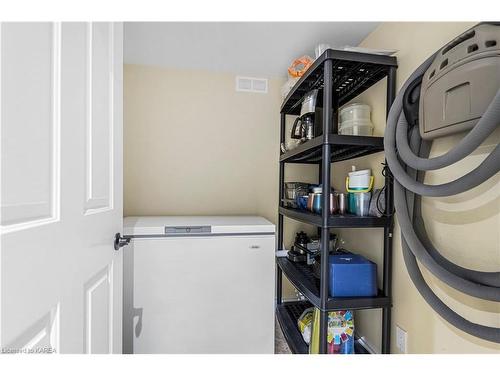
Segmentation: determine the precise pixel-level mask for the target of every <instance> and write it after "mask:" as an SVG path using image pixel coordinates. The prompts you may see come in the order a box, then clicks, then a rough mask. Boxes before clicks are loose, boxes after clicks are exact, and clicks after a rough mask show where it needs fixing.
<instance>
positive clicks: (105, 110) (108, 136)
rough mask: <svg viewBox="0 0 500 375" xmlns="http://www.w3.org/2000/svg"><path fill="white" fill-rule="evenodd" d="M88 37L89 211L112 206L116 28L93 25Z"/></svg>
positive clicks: (87, 203)
mask: <svg viewBox="0 0 500 375" xmlns="http://www.w3.org/2000/svg"><path fill="white" fill-rule="evenodd" d="M86 39H87V67H86V68H87V71H86V73H87V77H86V80H87V82H86V84H87V85H86V90H87V98H86V105H87V108H86V109H87V113H86V120H87V121H86V130H87V131H86V160H85V162H86V166H87V169H86V203H85V207H86V213H87V214H91V213H94V212H100V211H102V210H106V209H111V208H112V207H111V203H112V192H113V186H112V184H113V179H112V178H111V177H112V174H111V172H112V163H113V157H112V155H113V142H112V140H113V111H112V103H113V73H114V66H113V58H114V57H113V55H114V53H113V28H112V26H111V25H110V24H107V23H94V24H89V25H88V26H87V30H86Z"/></svg>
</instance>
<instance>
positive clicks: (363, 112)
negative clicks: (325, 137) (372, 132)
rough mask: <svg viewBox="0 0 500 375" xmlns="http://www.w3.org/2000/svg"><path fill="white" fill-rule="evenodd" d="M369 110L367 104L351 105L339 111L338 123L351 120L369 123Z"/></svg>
mask: <svg viewBox="0 0 500 375" xmlns="http://www.w3.org/2000/svg"><path fill="white" fill-rule="evenodd" d="M370 113H371V108H370V106H369V105H368V104H363V103H353V104H349V105H347V106H345V107H344V108H342V109H341V110H340V122H341V123H342V122H344V121H352V120H367V121H370Z"/></svg>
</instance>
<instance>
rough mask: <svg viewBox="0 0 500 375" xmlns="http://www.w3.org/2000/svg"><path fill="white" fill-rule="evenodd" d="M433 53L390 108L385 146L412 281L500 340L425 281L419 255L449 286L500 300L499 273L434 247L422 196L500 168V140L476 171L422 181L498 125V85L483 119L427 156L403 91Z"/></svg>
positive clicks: (449, 314) (472, 182) (440, 307)
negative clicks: (433, 182)
mask: <svg viewBox="0 0 500 375" xmlns="http://www.w3.org/2000/svg"><path fill="white" fill-rule="evenodd" d="M434 57H435V55H433V56H431V57H430V58H428V59H427V60H426V61H425V62H424V63H423V64H422V65H421V66H420V67H418V69H417V70H415V72H413V74H412V75H411V76H410V78H408V80H407V81H406V82H405V84H404V85H403V87H402V88H401V90H400V91H399V93H398V95H397V96H396V99H395V101H394V103H393V105H392V107H391V109H390V112H389V116H388V119H387V128H386V131H385V138H384V148H385V154H386V159H387V163H388V164H389V167H390V169H391V172H392V174H393V176H394V203H395V208H396V216H397V218H398V221H399V225H400V227H401V240H402V248H403V257H404V261H405V264H406V267H407V269H408V273H409V275H410V278H411V280H412V281H413V283H414V284H415V286H416V288H417V290H418V291H419V292H420V294H421V295H422V297H423V298H424V299H425V300H426V301H427V303H428V304H429V305H430V306H431V307H432V308H433V309H434V311H436V312H437V313H438V314H439V315H440V316H441V317H443V319H445V320H446V321H448V322H449V323H450V324H452V325H454V326H455V327H457V328H459V329H461V330H463V331H464V332H467V333H469V334H471V335H474V336H477V337H480V338H482V339H485V340H489V341H492V342H496V343H500V328H495V327H488V326H484V325H480V324H476V323H473V322H471V321H469V320H466V319H465V318H463V317H462V316H460V315H459V314H457V313H456V312H454V311H453V310H452V309H450V308H449V307H448V306H447V305H446V304H445V303H443V301H441V300H440V299H439V298H438V297H437V296H436V294H434V292H433V291H432V289H431V288H430V287H429V286H428V285H427V283H426V281H425V280H424V278H423V276H422V273H421V271H420V268H419V266H418V264H417V261H416V260H417V259H418V261H420V262H421V263H422V264H423V265H424V266H425V267H426V268H427V269H429V271H430V272H431V273H432V274H434V276H436V277H437V278H439V279H440V280H441V281H443V282H445V283H446V284H448V285H449V286H451V287H453V288H454V289H457V290H459V291H461V292H463V293H466V294H468V295H471V296H474V297H478V298H482V299H486V300H490V301H497V302H499V301H500V272H480V271H475V270H470V269H467V268H464V267H461V266H458V265H456V264H454V263H452V262H450V261H449V260H448V259H446V258H444V257H443V256H442V255H441V254H440V253H439V251H438V250H437V249H436V248H435V247H434V245H433V244H432V242H431V240H430V239H429V236H428V235H427V232H426V230H425V225H424V221H423V218H422V208H421V200H422V196H430V197H443V196H449V195H455V194H459V193H462V192H464V191H467V190H469V189H472V188H473V187H475V186H477V185H480V184H481V183H483V182H484V181H486V180H487V179H489V178H490V177H492V176H494V175H495V174H496V173H497V172H498V171H500V145H497V146H496V147H495V149H494V150H493V151H492V152H491V153H490V155H488V157H487V158H486V159H485V160H484V161H483V162H482V163H481V164H480V165H479V166H478V167H477V168H476V169H474V170H473V171H471V172H469V173H467V174H465V175H464V176H462V177H460V178H458V179H457V180H455V181H451V182H447V183H445V184H441V185H426V184H424V183H423V181H424V177H425V171H428V170H435V169H439V168H443V167H447V166H449V165H451V164H453V163H455V162H457V161H459V160H461V159H463V158H464V157H466V156H467V155H469V154H470V153H471V152H472V151H474V150H475V149H476V148H477V147H478V146H479V145H480V144H481V143H482V142H483V141H484V140H485V139H486V138H487V137H488V136H489V135H490V134H491V133H492V132H493V131H494V130H495V129H496V128H497V127H499V126H500V90H499V91H498V92H497V94H496V96H495V97H494V99H493V101H492V102H491V103H490V105H489V106H488V109H487V110H486V112H485V113H484V114H483V116H482V118H481V120H480V121H479V122H478V123H477V124H476V125H475V126H474V128H473V129H472V130H471V131H470V132H469V133H468V134H467V135H466V136H465V137H464V138H463V139H462V140H461V141H460V143H459V144H458V145H457V146H455V147H454V148H453V149H451V150H450V151H448V152H447V153H446V154H444V155H441V156H438V157H435V158H431V159H428V156H429V153H430V150H431V146H432V142H429V141H424V140H422V138H421V137H420V133H419V129H418V127H413V128H409V126H408V122H407V120H406V118H405V115H404V112H403V95H404V92H405V91H406V89H407V88H408V86H409V85H410V84H411V83H412V82H413V81H414V80H416V79H419V77H420V78H421V77H422V75H423V74H424V73H425V71H426V70H427V69H428V68H429V66H430V65H431V63H432V61H433V60H434Z"/></svg>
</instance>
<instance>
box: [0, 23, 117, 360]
mask: <svg viewBox="0 0 500 375" xmlns="http://www.w3.org/2000/svg"><path fill="white" fill-rule="evenodd" d="M0 30H1V31H0V34H1V39H0V47H1V70H0V87H1V91H0V93H1V101H0V114H1V117H0V119H1V120H0V121H1V123H0V125H1V145H2V149H1V154H2V155H1V156H2V158H1V159H2V165H1V166H2V170H1V177H2V192H1V199H0V206H1V210H2V212H1V213H2V222H1V233H2V238H1V248H0V348H2V349H5V350H7V351H9V350H12V351H19V350H28V349H30V348H33V349H37V348H42V349H43V348H46V349H47V348H48V349H53V350H55V351H57V352H65V353H85V352H88V353H110V352H115V353H120V352H121V323H122V319H121V300H122V298H121V293H122V286H121V283H122V281H121V277H122V270H121V267H122V253H121V251H120V252H117V251H115V250H114V249H113V236H114V233H116V232H120V231H121V228H122V192H121V189H122V160H121V159H122V143H121V142H122V114H121V112H122V102H121V98H122V64H123V62H122V25H121V24H111V23H98V24H87V23H63V24H57V23H2V24H1V29H0ZM89 36H90V37H91V39H90V38H89ZM89 74H90V75H89ZM89 145H90V146H91V147H89ZM30 207H35V208H30ZM37 350H38V349H37ZM48 351H50V350H48Z"/></svg>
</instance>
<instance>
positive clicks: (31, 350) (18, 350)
mask: <svg viewBox="0 0 500 375" xmlns="http://www.w3.org/2000/svg"><path fill="white" fill-rule="evenodd" d="M0 353H1V354H53V353H57V352H56V350H55V349H54V348H51V347H43V346H42V347H37V348H0Z"/></svg>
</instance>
